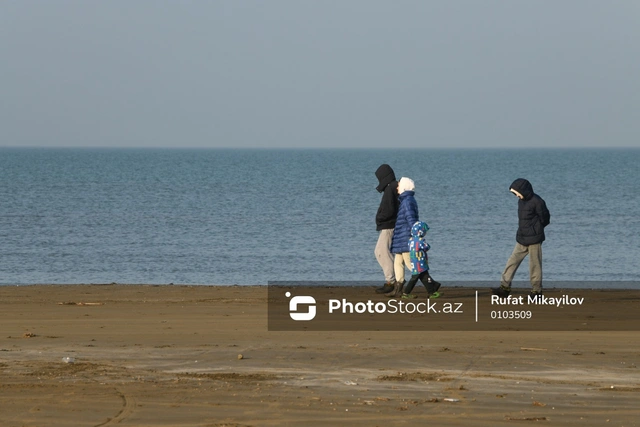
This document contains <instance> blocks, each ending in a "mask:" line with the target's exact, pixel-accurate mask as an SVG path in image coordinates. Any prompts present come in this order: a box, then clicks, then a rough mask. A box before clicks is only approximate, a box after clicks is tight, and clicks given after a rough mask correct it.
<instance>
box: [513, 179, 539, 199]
mask: <svg viewBox="0 0 640 427" xmlns="http://www.w3.org/2000/svg"><path fill="white" fill-rule="evenodd" d="M512 189H513V190H515V191H517V192H518V193H520V194H522V197H523V198H524V200H529V199H530V198H531V197H532V196H533V186H532V185H531V183H530V182H529V181H527V180H526V179H524V178H518V179H516V180H515V181H513V182H512V183H511V186H510V187H509V190H512Z"/></svg>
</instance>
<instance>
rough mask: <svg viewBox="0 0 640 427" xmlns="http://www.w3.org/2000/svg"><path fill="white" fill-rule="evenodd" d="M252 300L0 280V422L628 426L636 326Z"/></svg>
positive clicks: (254, 296) (231, 291)
mask: <svg viewBox="0 0 640 427" xmlns="http://www.w3.org/2000/svg"><path fill="white" fill-rule="evenodd" d="M589 292H595V291H582V293H583V294H586V295H587V298H589ZM371 294H372V297H373V295H374V294H373V292H372V291H371ZM617 297H618V298H620V299H621V300H625V301H627V302H628V304H631V306H632V307H640V302H639V301H638V298H637V292H636V291H633V292H632V291H629V292H628V293H625V292H624V291H618V294H617ZM267 298H268V297H267V288H266V287H246V286H231V287H224V286H176V285H165V286H152V285H34V286H19V287H16V286H2V287H0V378H1V379H2V381H1V382H0V425H2V426H96V427H97V426H115V425H119V426H199V427H213V426H280V425H290V426H298V425H309V426H325V425H358V426H389V425H419V424H429V425H433V426H466V425H474V426H496V425H498V426H499V425H505V426H507V425H531V424H540V423H542V424H545V423H546V424H547V425H563V426H604V425H606V426H626V427H627V426H640V409H638V402H640V369H639V368H638V365H640V345H639V343H640V332H638V331H637V330H623V328H620V330H619V331H616V330H608V331H575V330H571V331H517V330H504V331H403V332H398V331H340V332H335V331H269V330H268V328H267ZM633 304H635V305H633ZM587 314H588V313H587ZM558 321H562V317H561V316H560V315H559V318H558ZM621 321H624V320H621ZM632 329H633V328H632Z"/></svg>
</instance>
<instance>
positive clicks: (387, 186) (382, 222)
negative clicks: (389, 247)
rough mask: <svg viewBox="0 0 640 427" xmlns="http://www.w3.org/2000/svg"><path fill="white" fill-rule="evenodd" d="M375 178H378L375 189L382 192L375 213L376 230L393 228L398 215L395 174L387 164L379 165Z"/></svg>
mask: <svg viewBox="0 0 640 427" xmlns="http://www.w3.org/2000/svg"><path fill="white" fill-rule="evenodd" d="M376 178H378V182H379V184H378V186H377V187H376V190H378V192H379V193H382V200H381V201H380V207H379V208H378V212H377V213H376V230H378V231H380V230H387V229H390V228H391V229H393V228H394V227H395V226H396V217H397V216H398V182H397V181H396V174H395V173H394V172H393V169H391V166H389V165H387V164H383V165H381V166H380V167H379V168H378V170H376Z"/></svg>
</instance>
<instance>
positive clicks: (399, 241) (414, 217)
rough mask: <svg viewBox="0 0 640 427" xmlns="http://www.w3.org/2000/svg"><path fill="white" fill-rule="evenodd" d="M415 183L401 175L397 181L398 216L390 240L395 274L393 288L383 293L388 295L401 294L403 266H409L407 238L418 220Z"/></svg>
mask: <svg viewBox="0 0 640 427" xmlns="http://www.w3.org/2000/svg"><path fill="white" fill-rule="evenodd" d="M414 190H415V184H414V182H413V180H412V179H410V178H407V177H402V178H400V180H399V181H398V195H399V196H398V200H399V201H400V206H399V207H398V217H397V219H396V226H395V228H394V229H393V239H392V240H391V253H393V254H395V258H394V264H393V270H394V273H395V276H396V284H395V287H394V289H393V290H392V291H391V292H389V293H387V294H385V295H387V296H390V297H396V296H400V295H402V287H403V286H404V283H405V280H404V272H405V271H404V270H405V266H406V267H408V268H411V260H410V258H409V239H411V227H413V224H415V223H416V222H417V221H418V220H419V215H418V203H417V202H416V199H415V197H414V194H415V191H414Z"/></svg>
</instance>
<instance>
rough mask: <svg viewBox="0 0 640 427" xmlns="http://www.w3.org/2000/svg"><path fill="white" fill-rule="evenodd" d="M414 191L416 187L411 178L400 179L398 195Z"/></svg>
mask: <svg viewBox="0 0 640 427" xmlns="http://www.w3.org/2000/svg"><path fill="white" fill-rule="evenodd" d="M415 189H416V186H415V184H414V182H413V180H412V179H411V178H407V177H406V176H403V177H402V178H400V181H398V194H402V193H404V192H405V191H414V190H415Z"/></svg>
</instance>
